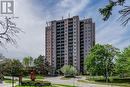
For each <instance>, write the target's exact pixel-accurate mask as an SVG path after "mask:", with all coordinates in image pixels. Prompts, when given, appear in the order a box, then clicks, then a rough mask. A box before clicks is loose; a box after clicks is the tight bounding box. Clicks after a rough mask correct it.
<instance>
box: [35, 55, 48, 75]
mask: <svg viewBox="0 0 130 87" xmlns="http://www.w3.org/2000/svg"><path fill="white" fill-rule="evenodd" d="M44 62H45V61H44V56H42V55H40V56H39V57H38V58H36V59H34V66H35V67H36V71H37V72H38V74H43V73H44V71H45V69H44Z"/></svg>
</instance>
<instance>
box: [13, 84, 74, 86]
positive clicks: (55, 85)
mask: <svg viewBox="0 0 130 87" xmlns="http://www.w3.org/2000/svg"><path fill="white" fill-rule="evenodd" d="M15 87H35V86H15ZM43 87H76V86H71V85H63V84H53V85H52V86H43Z"/></svg>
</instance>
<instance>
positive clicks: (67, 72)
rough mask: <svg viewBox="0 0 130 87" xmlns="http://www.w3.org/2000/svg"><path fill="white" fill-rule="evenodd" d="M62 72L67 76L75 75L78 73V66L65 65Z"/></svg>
mask: <svg viewBox="0 0 130 87" xmlns="http://www.w3.org/2000/svg"><path fill="white" fill-rule="evenodd" d="M61 72H62V73H63V74H64V76H65V77H74V76H75V75H76V74H77V70H76V68H75V67H73V66H71V65H64V66H63V67H62V68H61Z"/></svg>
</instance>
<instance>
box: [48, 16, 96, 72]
mask: <svg viewBox="0 0 130 87" xmlns="http://www.w3.org/2000/svg"><path fill="white" fill-rule="evenodd" d="M94 44H95V23H93V21H92V19H91V18H89V19H83V20H80V19H79V17H78V16H73V17H72V18H67V19H62V20H54V21H51V22H49V23H48V24H47V26H46V51H45V52H46V53H45V57H46V61H48V62H49V64H50V65H51V66H52V67H54V69H56V70H58V69H60V68H61V67H62V66H64V65H73V66H74V67H75V68H76V69H77V70H78V71H79V72H83V71H84V59H85V58H86V56H87V54H88V53H89V51H90V49H91V48H92V47H93V46H94Z"/></svg>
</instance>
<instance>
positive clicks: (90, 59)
mask: <svg viewBox="0 0 130 87" xmlns="http://www.w3.org/2000/svg"><path fill="white" fill-rule="evenodd" d="M116 52H117V49H116V48H115V47H113V46H112V45H100V44H96V45H95V46H94V47H93V48H92V49H91V51H90V53H89V55H88V56H87V58H86V61H85V68H86V69H87V70H86V71H87V72H89V73H90V74H91V75H103V76H104V77H105V79H106V80H108V77H109V76H110V75H111V74H112V73H113V71H114V59H115V57H114V56H115V55H116Z"/></svg>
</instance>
